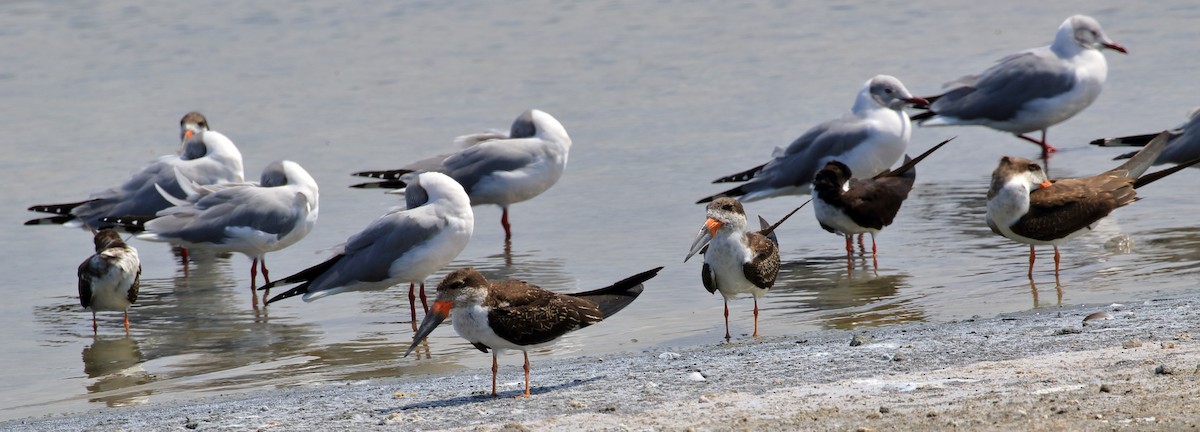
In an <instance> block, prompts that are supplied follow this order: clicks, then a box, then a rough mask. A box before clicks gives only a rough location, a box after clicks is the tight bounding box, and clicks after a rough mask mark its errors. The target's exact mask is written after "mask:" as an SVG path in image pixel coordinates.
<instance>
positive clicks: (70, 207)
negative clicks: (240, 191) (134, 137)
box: [25, 112, 245, 229]
mask: <svg viewBox="0 0 1200 432" xmlns="http://www.w3.org/2000/svg"><path fill="white" fill-rule="evenodd" d="M179 128H180V132H179V135H180V139H181V140H182V141H181V142H182V146H181V149H180V152H179V154H178V155H170V156H162V157H159V158H158V159H155V160H154V161H153V162H151V163H150V164H148V165H146V166H144V167H142V168H141V169H140V170H138V171H137V172H135V173H134V174H133V175H132V176H131V177H129V179H127V180H125V182H124V183H122V184H121V185H120V186H116V187H114V188H111V189H108V190H104V191H101V192H96V193H94V194H92V195H91V197H89V198H88V199H87V200H84V201H79V202H74V203H67V204H40V205H35V206H32V207H29V210H30V211H35V212H41V213H51V214H55V215H57V216H52V217H45V218H40V219H33V220H30V221H27V222H25V225H45V224H65V225H67V226H78V227H82V228H84V229H98V228H102V227H104V224H103V222H101V221H100V219H101V218H103V217H105V216H127V215H137V216H149V215H153V214H155V213H157V212H158V211H159V210H162V209H165V208H167V207H170V206H171V202H170V201H167V200H166V199H165V198H163V197H162V195H160V194H159V193H158V190H157V189H156V188H155V185H156V184H157V185H159V186H161V187H162V188H163V189H166V191H167V192H169V193H170V194H171V195H173V196H176V197H182V196H183V190H182V189H181V188H180V186H179V184H178V182H177V181H176V176H175V171H176V170H179V171H180V172H181V173H183V175H184V176H185V177H187V178H189V179H191V180H192V181H194V182H196V183H199V184H202V185H208V184H215V183H221V182H235V183H240V182H244V181H245V178H244V175H243V172H242V153H241V152H240V151H238V148H237V146H235V145H234V144H233V141H230V140H229V138H226V137H225V135H222V134H221V133H219V132H216V131H212V130H209V128H208V120H207V119H205V118H204V116H203V115H201V114H200V113H198V112H190V113H187V115H185V116H183V119H181V120H180V121H179Z"/></svg>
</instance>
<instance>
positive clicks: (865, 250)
mask: <svg viewBox="0 0 1200 432" xmlns="http://www.w3.org/2000/svg"><path fill="white" fill-rule="evenodd" d="M858 250H860V251H862V253H864V254H865V253H867V247H866V246H863V235H862V234H859V235H858Z"/></svg>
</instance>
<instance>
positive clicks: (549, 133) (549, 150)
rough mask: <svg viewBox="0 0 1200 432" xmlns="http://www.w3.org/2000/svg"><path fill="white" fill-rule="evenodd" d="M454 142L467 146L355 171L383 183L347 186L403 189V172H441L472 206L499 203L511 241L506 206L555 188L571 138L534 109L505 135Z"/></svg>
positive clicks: (507, 234)
mask: <svg viewBox="0 0 1200 432" xmlns="http://www.w3.org/2000/svg"><path fill="white" fill-rule="evenodd" d="M455 141H456V142H459V143H462V144H464V145H467V147H466V148H464V149H462V150H459V151H458V152H455V153H451V154H446V155H438V156H434V157H431V158H428V159H423V160H420V161H417V162H414V163H412V164H409V165H408V166H405V167H403V168H400V169H397V170H388V171H363V172H358V173H354V175H356V176H360V177H371V178H378V179H383V180H384V181H382V182H374V183H362V184H357V185H353V186H351V187H356V188H388V189H399V188H403V187H405V182H404V181H402V180H400V176H402V175H404V174H407V173H411V172H423V171H436V172H441V173H445V174H446V175H449V176H450V177H451V178H453V179H454V180H455V181H458V182H459V183H460V184H462V185H463V188H464V189H466V191H467V195H469V196H470V197H471V205H473V206H477V205H485V204H495V205H498V206H500V208H501V209H502V212H503V214H502V215H501V216H500V224H501V225H502V226H504V238H505V240H510V239H511V238H512V227H511V226H510V225H509V223H508V207H509V206H511V205H513V204H516V203H519V202H521V201H526V200H529V199H532V198H533V197H536V196H538V195H541V194H542V192H545V191H546V190H548V189H550V187H551V186H554V184H555V183H557V182H558V179H559V178H560V177H562V174H563V170H564V169H566V167H567V153H568V152H569V151H570V150H571V137H570V136H567V130H566V129H564V128H563V125H562V123H559V122H558V120H557V119H555V118H554V117H553V116H551V115H550V114H547V113H546V112H544V111H541V110H536V109H533V110H529V111H525V112H524V113H521V115H520V116H518V117H517V119H516V120H514V121H513V124H512V127H511V129H510V131H509V132H508V133H507V134H505V133H503V132H485V133H481V134H474V135H464V136H461V137H458V138H457V139H456V140H455Z"/></svg>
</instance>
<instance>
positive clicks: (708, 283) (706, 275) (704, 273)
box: [700, 263, 717, 294]
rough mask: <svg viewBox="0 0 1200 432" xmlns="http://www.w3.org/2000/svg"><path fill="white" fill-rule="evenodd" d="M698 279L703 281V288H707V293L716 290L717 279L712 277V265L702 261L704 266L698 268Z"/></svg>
mask: <svg viewBox="0 0 1200 432" xmlns="http://www.w3.org/2000/svg"><path fill="white" fill-rule="evenodd" d="M700 280H701V281H702V282H704V289H706V290H708V293H709V294H712V293H715V292H717V279H716V278H715V277H713V271H712V267H709V266H708V263H704V267H701V268H700Z"/></svg>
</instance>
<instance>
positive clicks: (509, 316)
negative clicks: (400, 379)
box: [404, 267, 662, 397]
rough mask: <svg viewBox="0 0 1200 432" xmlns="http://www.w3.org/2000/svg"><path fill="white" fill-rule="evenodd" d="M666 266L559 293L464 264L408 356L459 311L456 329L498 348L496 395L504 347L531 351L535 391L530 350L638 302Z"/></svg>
mask: <svg viewBox="0 0 1200 432" xmlns="http://www.w3.org/2000/svg"><path fill="white" fill-rule="evenodd" d="M659 270H662V267H659V268H656V269H653V270H649V271H646V272H642V273H639V274H637V275H634V276H631V277H629V278H626V279H624V280H622V281H620V282H617V283H615V284H612V285H610V286H608V287H605V288H601V289H598V290H593V291H588V292H582V293H576V294H559V293H555V292H551V291H546V290H544V289H542V288H540V287H538V286H536V285H533V284H531V283H528V282H525V281H521V280H515V279H509V280H498V281H489V280H487V279H486V278H484V277H483V275H482V274H479V272H478V271H475V269H473V268H465V269H459V270H455V271H453V272H451V273H450V274H448V275H446V277H445V278H444V279H442V282H441V283H440V284H438V288H437V299H436V300H435V301H434V302H433V310H432V312H431V313H430V314H428V315H425V319H424V320H422V321H421V327H420V328H418V329H417V332H416V334H415V335H413V342H412V345H410V346H409V347H408V351H407V352H405V353H404V355H405V356H408V354H410V353H412V351H413V349H415V348H416V347H417V345H418V344H420V343H421V341H422V340H424V339H425V338H426V337H427V336H429V333H431V332H433V329H435V328H437V326H438V324H441V323H442V321H445V320H446V318H447V317H449V316H450V311H451V310H453V311H455V315H454V331H455V332H456V333H458V335H459V336H461V337H462V338H463V339H466V340H467V342H470V343H471V345H474V346H475V348H477V349H479V350H480V351H483V352H485V353H486V352H488V350H491V351H492V396H496V395H497V394H496V372H497V371H498V370H499V364H498V362H497V361H496V356H497V355H499V353H500V351H502V350H521V353H523V354H524V355H525V393H524V394H522V395H521V396H522V397H529V369H530V368H529V350H531V349H534V348H539V347H543V346H547V345H550V344H553V343H554V342H555V341H557V340H558V338H560V337H562V336H563V335H565V334H567V333H569V332H572V331H575V330H578V329H581V328H584V327H587V326H590V325H592V324H596V323H599V322H600V321H603V320H605V319H607V318H608V317H611V316H612V315H613V314H615V313H617V312H618V311H620V310H621V309H624V308H625V306H629V304H630V303H633V300H634V299H637V297H638V295H640V294H641V293H642V291H643V289H644V287H643V286H642V284H643V283H644V282H646V281H648V280H650V279H651V278H653V277H654V276H656V275H658V271H659Z"/></svg>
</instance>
